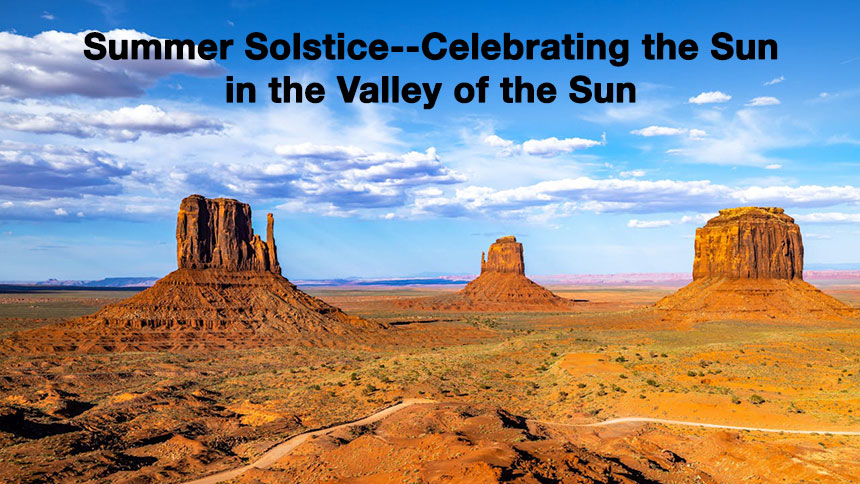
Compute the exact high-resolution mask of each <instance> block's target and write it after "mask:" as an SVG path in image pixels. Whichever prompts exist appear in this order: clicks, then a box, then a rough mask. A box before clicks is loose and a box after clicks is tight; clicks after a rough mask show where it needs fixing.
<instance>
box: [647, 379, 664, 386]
mask: <svg viewBox="0 0 860 484" xmlns="http://www.w3.org/2000/svg"><path fill="white" fill-rule="evenodd" d="M645 383H647V384H648V385H650V386H652V387H658V386H660V384H659V383H657V382H656V381H655V380H653V379H651V378H649V379H647V380H645Z"/></svg>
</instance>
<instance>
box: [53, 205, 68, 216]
mask: <svg viewBox="0 0 860 484" xmlns="http://www.w3.org/2000/svg"><path fill="white" fill-rule="evenodd" d="M68 214H69V212H67V211H66V209H64V208H62V207H60V208H55V209H54V215H57V216H60V217H63V216H66V215H68Z"/></svg>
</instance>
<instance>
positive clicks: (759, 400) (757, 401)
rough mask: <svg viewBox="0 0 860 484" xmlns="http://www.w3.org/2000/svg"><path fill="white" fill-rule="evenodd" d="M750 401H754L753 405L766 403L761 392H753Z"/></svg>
mask: <svg viewBox="0 0 860 484" xmlns="http://www.w3.org/2000/svg"><path fill="white" fill-rule="evenodd" d="M750 403H752V404H753V405H761V404H762V403H764V398H762V397H761V395H759V394H753V395H752V396H751V397H750Z"/></svg>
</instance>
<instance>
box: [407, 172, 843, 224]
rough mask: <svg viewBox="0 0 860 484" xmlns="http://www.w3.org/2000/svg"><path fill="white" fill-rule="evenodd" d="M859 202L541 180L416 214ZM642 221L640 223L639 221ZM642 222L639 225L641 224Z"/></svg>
mask: <svg viewBox="0 0 860 484" xmlns="http://www.w3.org/2000/svg"><path fill="white" fill-rule="evenodd" d="M846 203H847V204H858V203H860V187H853V186H820V185H803V186H797V187H790V186H749V187H731V186H727V185H720V184H714V183H711V182H710V181H708V180H699V181H677V180H653V181H652V180H639V179H617V178H607V179H595V178H590V177H579V178H566V179H560V180H549V181H543V182H539V183H536V184H532V185H525V186H520V187H516V188H508V189H501V190H499V189H494V188H490V187H481V186H466V187H463V188H457V189H456V190H454V192H453V193H446V194H444V195H436V194H434V195H433V196H428V197H421V196H416V199H415V204H414V208H415V211H416V213H434V214H437V215H443V216H466V215H470V214H471V215H475V214H484V215H488V216H500V217H513V218H519V217H526V218H529V217H533V216H536V215H541V216H543V215H545V214H547V213H552V214H553V216H555V217H562V216H568V215H571V214H573V213H576V212H595V213H600V212H627V213H661V212H677V211H686V210H689V209H690V207H697V208H700V209H706V210H707V209H710V210H717V209H719V208H726V207H734V206H744V205H764V206H782V207H788V208H792V207H821V206H833V205H839V204H846ZM637 220H639V219H637ZM703 220H706V215H697V216H686V217H684V218H682V219H680V220H678V222H677V223H690V222H700V221H703ZM640 221H641V220H640Z"/></svg>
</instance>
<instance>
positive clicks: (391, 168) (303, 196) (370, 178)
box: [226, 143, 465, 214]
mask: <svg viewBox="0 0 860 484" xmlns="http://www.w3.org/2000/svg"><path fill="white" fill-rule="evenodd" d="M275 153H276V154H278V155H280V157H281V160H279V161H275V162H270V163H264V164H251V165H249V164H242V165H232V166H230V167H228V170H227V172H226V173H229V177H230V178H234V179H238V180H242V182H241V183H242V187H241V189H242V190H243V191H245V192H251V193H254V194H256V195H262V196H268V197H294V198H296V200H294V201H293V202H294V203H292V204H286V205H282V206H281V208H282V209H285V210H308V209H313V210H315V211H322V212H323V213H330V214H348V213H350V211H353V210H357V209H361V208H382V207H399V206H403V205H405V204H407V203H408V200H409V198H410V196H411V191H412V190H417V191H418V192H419V193H423V194H425V195H432V194H434V193H437V190H438V189H437V188H434V186H435V185H448V184H453V183H459V182H462V181H465V178H464V177H463V176H462V175H460V174H458V173H456V172H454V171H453V170H450V169H449V168H447V167H445V166H444V164H443V163H442V161H441V159H440V157H439V155H438V154H437V153H436V149H435V148H432V147H431V148H428V149H427V150H425V151H424V152H417V151H410V152H407V153H401V154H395V153H387V152H370V151H366V150H364V149H362V148H359V147H356V146H335V145H318V144H313V143H301V144H293V145H279V146H277V147H276V148H275ZM438 193H441V191H438ZM296 201H300V202H301V203H300V204H297V203H295V202H296Z"/></svg>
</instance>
